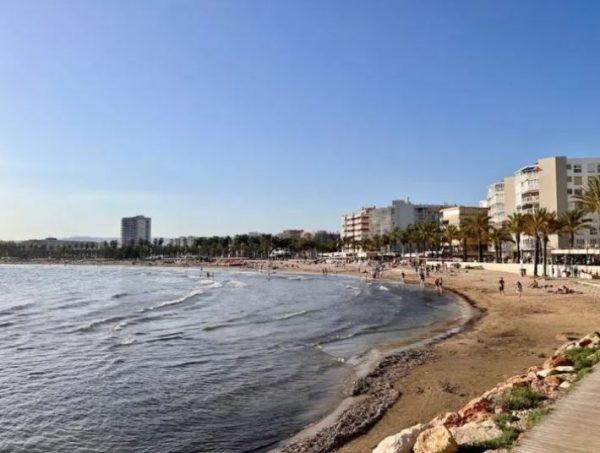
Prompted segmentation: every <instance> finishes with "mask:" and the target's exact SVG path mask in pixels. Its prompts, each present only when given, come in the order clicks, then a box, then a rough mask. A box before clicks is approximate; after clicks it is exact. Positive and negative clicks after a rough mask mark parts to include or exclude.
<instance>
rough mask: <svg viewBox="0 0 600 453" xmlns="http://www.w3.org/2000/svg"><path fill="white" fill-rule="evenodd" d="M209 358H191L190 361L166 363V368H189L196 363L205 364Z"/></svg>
mask: <svg viewBox="0 0 600 453" xmlns="http://www.w3.org/2000/svg"><path fill="white" fill-rule="evenodd" d="M205 363H208V360H190V361H189V362H182V363H176V364H175V365H166V366H165V368H187V367H189V366H194V365H204V364H205Z"/></svg>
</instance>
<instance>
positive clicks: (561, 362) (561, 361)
mask: <svg viewBox="0 0 600 453" xmlns="http://www.w3.org/2000/svg"><path fill="white" fill-rule="evenodd" d="M570 365H573V361H572V360H571V359H569V358H568V357H565V356H562V355H553V356H552V357H550V358H549V359H546V361H545V362H544V365H543V368H545V369H548V368H556V367H559V366H570Z"/></svg>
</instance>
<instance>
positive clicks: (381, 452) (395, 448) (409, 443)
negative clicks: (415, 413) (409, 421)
mask: <svg viewBox="0 0 600 453" xmlns="http://www.w3.org/2000/svg"><path fill="white" fill-rule="evenodd" d="M427 428H428V425H425V424H423V423H419V424H418V425H414V426H411V427H410V428H406V429H403V430H402V431H400V432H399V433H398V434H394V435H393V436H389V437H386V438H385V439H383V440H382V441H381V442H379V444H378V445H377V447H375V449H374V450H373V453H412V449H413V446H414V445H415V442H416V441H417V437H418V435H419V434H421V433H422V432H423V431H425V430H426V429H427Z"/></svg>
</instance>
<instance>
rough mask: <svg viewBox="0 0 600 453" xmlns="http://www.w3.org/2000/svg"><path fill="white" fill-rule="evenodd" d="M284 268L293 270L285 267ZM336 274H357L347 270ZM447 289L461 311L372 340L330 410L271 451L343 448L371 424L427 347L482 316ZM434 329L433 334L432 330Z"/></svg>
mask: <svg viewBox="0 0 600 453" xmlns="http://www.w3.org/2000/svg"><path fill="white" fill-rule="evenodd" d="M282 272H285V273H286V274H288V273H290V274H292V273H295V272H293V271H286V270H284V271H282ZM302 273H304V274H311V273H312V272H306V271H305V272H302ZM337 275H340V276H345V277H353V278H357V279H360V278H361V277H359V276H357V275H353V274H349V273H340V274H337ZM378 281H379V282H382V283H387V284H392V285H404V284H407V283H401V282H399V281H397V280H391V279H380V280H378ZM407 285H410V286H412V287H416V286H417V285H415V284H407ZM447 291H448V293H450V294H451V295H452V296H451V297H452V299H453V301H454V302H455V303H456V304H457V305H458V306H459V307H460V309H461V315H460V317H459V318H458V319H457V320H453V321H446V322H440V323H439V324H440V325H439V326H437V327H434V328H433V329H430V328H424V329H423V332H421V333H420V334H418V335H416V336H412V337H410V338H408V339H403V340H398V341H393V340H392V341H388V342H385V343H382V344H379V345H375V346H374V347H373V348H371V349H370V350H369V351H367V352H365V353H364V354H362V355H361V356H360V357H359V359H358V362H357V363H355V364H353V367H354V370H353V372H352V379H351V382H349V383H348V384H347V386H346V387H347V388H346V389H345V393H346V397H345V398H344V399H343V400H342V401H341V402H340V404H339V405H338V406H337V407H336V408H335V409H334V411H333V412H331V413H330V414H328V415H327V416H325V417H324V418H322V419H321V420H318V421H316V422H315V423H313V424H311V425H308V426H307V427H305V428H304V429H302V430H301V431H300V432H299V433H297V434H295V435H293V436H292V437H291V438H289V439H286V440H283V441H282V442H280V443H279V444H278V445H277V447H276V448H274V449H272V450H269V451H270V452H273V453H274V452H281V453H303V452H311V453H317V452H322V453H325V452H329V451H333V450H335V449H337V448H340V447H342V446H343V445H345V444H347V443H348V442H350V441H351V440H353V439H354V438H356V437H358V436H360V435H362V434H364V433H365V432H367V431H368V430H369V429H370V428H371V427H372V426H373V425H375V424H376V423H377V422H378V421H379V420H380V419H381V418H382V417H383V416H384V415H385V413H386V411H387V410H388V409H389V408H390V407H391V406H392V405H393V404H394V403H396V401H398V400H399V399H400V398H401V397H402V394H401V392H399V391H398V390H396V389H395V388H394V384H395V382H397V381H398V380H399V379H401V378H402V377H403V376H405V375H406V374H407V373H408V372H409V371H410V370H411V369H412V368H414V367H416V366H419V365H422V364H424V363H425V362H426V361H427V360H429V359H430V358H431V354H430V348H431V346H433V345H434V344H436V343H439V342H441V341H443V340H445V339H447V338H449V337H451V336H453V335H456V334H458V333H460V332H464V331H465V329H468V328H469V327H470V326H472V325H473V324H474V323H475V322H476V321H477V320H478V319H480V317H481V316H482V315H483V311H481V310H480V309H479V308H478V307H477V306H476V304H475V303H474V302H473V301H472V300H470V299H469V298H468V297H465V296H464V295H462V294H460V293H459V292H457V291H454V290H447ZM432 333H433V334H434V335H431V334H432Z"/></svg>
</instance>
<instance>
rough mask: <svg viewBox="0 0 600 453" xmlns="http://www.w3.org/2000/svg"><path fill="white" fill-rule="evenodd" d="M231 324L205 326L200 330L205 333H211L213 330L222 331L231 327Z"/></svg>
mask: <svg viewBox="0 0 600 453" xmlns="http://www.w3.org/2000/svg"><path fill="white" fill-rule="evenodd" d="M231 326H232V324H215V325H212V326H205V327H203V328H202V330H204V331H206V332H211V331H213V330H217V329H224V328H225V327H231Z"/></svg>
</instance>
